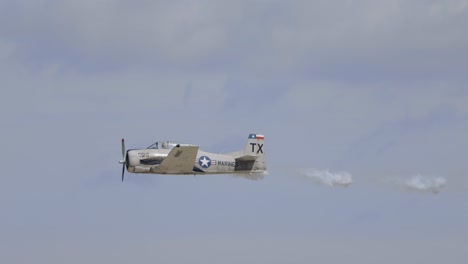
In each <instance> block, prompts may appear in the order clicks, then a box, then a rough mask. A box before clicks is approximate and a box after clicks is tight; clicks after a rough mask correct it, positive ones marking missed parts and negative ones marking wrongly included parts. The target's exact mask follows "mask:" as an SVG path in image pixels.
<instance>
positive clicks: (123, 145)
mask: <svg viewBox="0 0 468 264" xmlns="http://www.w3.org/2000/svg"><path fill="white" fill-rule="evenodd" d="M122 159H123V160H125V140H124V139H123V138H122Z"/></svg>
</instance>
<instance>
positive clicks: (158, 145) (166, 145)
mask: <svg viewBox="0 0 468 264" xmlns="http://www.w3.org/2000/svg"><path fill="white" fill-rule="evenodd" d="M178 144H179V143H176V142H173V141H158V142H155V143H154V144H152V145H151V146H149V147H147V149H172V148H174V147H175V146H177V145H178Z"/></svg>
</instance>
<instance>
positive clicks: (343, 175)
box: [299, 169, 353, 187]
mask: <svg viewBox="0 0 468 264" xmlns="http://www.w3.org/2000/svg"><path fill="white" fill-rule="evenodd" d="M299 173H300V174H301V175H303V176H304V177H306V178H309V179H312V180H315V181H316V182H318V183H321V184H325V185H328V186H330V187H334V186H343V187H348V186H349V185H350V184H351V183H353V178H352V175H351V174H350V173H349V172H331V171H329V170H317V169H304V170H301V171H299Z"/></svg>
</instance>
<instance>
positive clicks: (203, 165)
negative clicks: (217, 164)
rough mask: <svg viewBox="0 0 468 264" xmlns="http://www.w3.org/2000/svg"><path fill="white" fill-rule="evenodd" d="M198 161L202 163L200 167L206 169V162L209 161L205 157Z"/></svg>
mask: <svg viewBox="0 0 468 264" xmlns="http://www.w3.org/2000/svg"><path fill="white" fill-rule="evenodd" d="M200 161H201V163H202V165H201V166H202V167H208V162H209V161H210V160H207V159H206V157H203V159H201V160H200Z"/></svg>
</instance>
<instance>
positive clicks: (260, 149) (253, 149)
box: [250, 143, 263, 154]
mask: <svg viewBox="0 0 468 264" xmlns="http://www.w3.org/2000/svg"><path fill="white" fill-rule="evenodd" d="M250 145H251V146H252V152H255V146H256V145H258V150H257V154H258V153H263V150H262V148H263V144H257V143H250Z"/></svg>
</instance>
